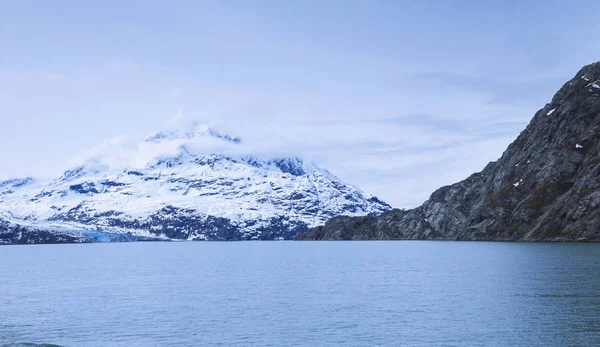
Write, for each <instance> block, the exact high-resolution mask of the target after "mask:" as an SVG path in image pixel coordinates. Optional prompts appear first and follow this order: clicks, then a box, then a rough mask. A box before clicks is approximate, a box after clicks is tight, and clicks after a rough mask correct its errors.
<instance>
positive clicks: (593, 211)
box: [296, 62, 600, 241]
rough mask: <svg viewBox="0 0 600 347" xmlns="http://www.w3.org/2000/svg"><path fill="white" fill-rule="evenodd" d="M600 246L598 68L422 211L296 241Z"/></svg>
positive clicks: (587, 70)
mask: <svg viewBox="0 0 600 347" xmlns="http://www.w3.org/2000/svg"><path fill="white" fill-rule="evenodd" d="M363 239H430V240H511V241H598V240H600V62H598V63H595V64H591V65H588V66H585V67H584V68H582V69H581V71H579V72H578V73H577V75H576V76H575V77H574V78H573V79H571V80H570V81H568V82H567V83H565V85H564V86H563V87H562V88H561V89H560V90H559V91H558V92H557V93H556V95H555V96H554V97H553V99H552V102H551V103H549V104H547V105H546V106H544V107H543V108H542V109H541V110H539V111H538V112H537V113H536V114H535V116H534V117H533V119H532V121H531V123H530V124H529V125H528V126H527V128H526V129H525V130H524V131H523V132H522V133H521V134H520V135H519V136H518V137H517V139H516V140H515V141H514V142H513V143H512V144H511V145H510V146H509V147H508V148H507V149H506V151H505V152H504V153H503V155H502V157H501V158H500V159H499V160H498V161H496V162H491V163H489V164H488V165H487V166H486V167H485V168H484V169H483V171H481V172H479V173H475V174H473V175H471V176H470V177H469V178H467V179H466V180H464V181H462V182H459V183H456V184H453V185H450V186H446V187H443V188H440V189H438V190H437V191H435V192H434V193H433V194H432V195H431V197H430V198H429V200H427V201H426V202H425V203H424V204H423V205H422V206H420V207H417V208H415V209H412V210H397V209H395V210H391V211H387V212H384V213H382V214H381V215H380V216H377V217H373V216H366V217H346V216H340V217H334V218H333V219H331V220H329V221H327V222H326V223H325V225H324V226H320V227H316V228H312V229H310V230H309V231H308V232H306V233H304V234H301V235H299V236H297V237H296V240H363Z"/></svg>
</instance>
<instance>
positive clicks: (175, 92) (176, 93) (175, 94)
mask: <svg viewBox="0 0 600 347" xmlns="http://www.w3.org/2000/svg"><path fill="white" fill-rule="evenodd" d="M184 93H185V89H183V88H175V89H171V90H170V91H169V93H168V95H169V96H170V97H172V98H175V99H180V98H181V97H183V94H184Z"/></svg>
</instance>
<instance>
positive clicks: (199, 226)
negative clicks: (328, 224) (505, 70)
mask: <svg viewBox="0 0 600 347" xmlns="http://www.w3.org/2000/svg"><path fill="white" fill-rule="evenodd" d="M243 146H244V142H243V141H242V139H240V138H238V137H233V136H229V135H226V134H221V133H219V132H217V131H215V130H213V129H210V128H207V127H204V126H201V125H197V124H195V125H193V126H191V127H189V128H186V129H174V130H169V131H163V132H159V133H156V134H154V135H152V136H150V137H148V138H147V139H146V140H144V141H142V142H140V143H138V144H136V146H134V149H135V151H136V152H135V154H134V155H133V159H134V160H135V161H136V163H132V164H131V165H125V166H123V165H121V166H118V168H115V167H114V166H111V165H107V164H106V163H107V162H114V161H117V159H119V158H116V157H118V156H119V153H107V154H102V155H100V157H98V156H95V157H92V158H90V159H89V160H87V161H85V162H84V163H83V164H82V165H80V166H77V167H74V168H72V169H70V170H68V171H66V172H65V173H64V174H63V175H62V176H61V177H58V178H57V179H55V180H52V181H50V182H38V181H36V180H34V179H32V178H22V179H12V180H7V181H4V182H0V243H37V242H88V241H130V240H154V239H159V240H272V239H291V238H292V237H294V236H295V235H297V234H298V233H301V232H303V231H306V230H307V229H308V227H310V226H315V225H318V224H320V223H323V222H324V221H326V220H327V219H329V218H331V217H334V216H337V215H363V214H372V215H376V214H379V213H381V212H383V211H386V210H388V209H389V208H390V206H389V205H387V204H386V203H384V202H382V201H380V200H379V199H377V198H376V197H372V196H368V195H365V194H364V193H363V192H361V191H360V190H359V189H357V188H355V187H353V186H351V185H348V184H345V183H343V182H341V181H340V180H339V179H338V178H337V177H335V176H334V175H332V174H331V173H329V172H328V171H327V170H325V169H322V168H320V167H318V166H317V165H315V164H309V163H305V162H304V161H303V160H301V159H300V158H297V157H275V158H264V157H257V156H251V155H246V154H244V155H237V154H234V153H242V152H244V151H241V150H240V149H242V148H243ZM214 148H217V149H219V150H217V151H213V150H212V149H214ZM116 152H118V151H116ZM106 156H108V158H106ZM113 157H115V158H113ZM142 159H143V160H142Z"/></svg>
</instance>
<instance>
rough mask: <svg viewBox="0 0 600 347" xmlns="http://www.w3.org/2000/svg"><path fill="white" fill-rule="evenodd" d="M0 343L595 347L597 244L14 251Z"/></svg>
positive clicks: (5, 264) (7, 261)
mask: <svg viewBox="0 0 600 347" xmlns="http://www.w3.org/2000/svg"><path fill="white" fill-rule="evenodd" d="M0 341H1V342H0V346H2V343H8V344H11V343H12V344H13V345H14V343H21V342H24V341H27V342H35V343H55V344H59V345H63V346H104V345H110V346H131V345H135V346H137V345H144V346H198V345H221V346H230V345H243V346H247V345H255V346H268V345H271V346H281V345H304V346H314V345H320V346H322V345H355V346H365V345H391V346H397V345H404V346H465V345H467V346H508V345H521V346H523V345H526V346H593V345H598V341H600V244H572V243H571V244H534V243H483V242H480V243H475V242H472V243H469V242H423V241H422V242H419V241H392V242H232V243H125V244H81V245H48V246H5V247H0ZM11 346H12V345H11ZM22 346H27V345H22ZM29 346H34V345H29Z"/></svg>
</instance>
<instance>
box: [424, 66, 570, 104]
mask: <svg viewBox="0 0 600 347" xmlns="http://www.w3.org/2000/svg"><path fill="white" fill-rule="evenodd" d="M414 77H415V78H416V79H423V80H426V81H431V82H434V83H436V84H439V85H441V86H446V87H448V86H450V87H455V88H460V89H463V90H470V91H477V92H478V93H482V92H483V93H486V94H487V95H488V97H487V100H486V103H487V104H491V105H494V104H511V103H520V102H526V103H535V102H539V100H540V99H541V98H544V97H547V96H548V95H552V93H554V92H555V91H556V90H557V89H558V87H560V86H561V85H562V83H563V82H564V78H563V77H540V78H533V79H526V80H519V79H514V78H513V79H509V80H501V79H496V78H487V77H471V76H468V75H462V74H455V73H449V72H423V73H417V74H415V75H414ZM540 106H541V105H540Z"/></svg>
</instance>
